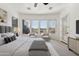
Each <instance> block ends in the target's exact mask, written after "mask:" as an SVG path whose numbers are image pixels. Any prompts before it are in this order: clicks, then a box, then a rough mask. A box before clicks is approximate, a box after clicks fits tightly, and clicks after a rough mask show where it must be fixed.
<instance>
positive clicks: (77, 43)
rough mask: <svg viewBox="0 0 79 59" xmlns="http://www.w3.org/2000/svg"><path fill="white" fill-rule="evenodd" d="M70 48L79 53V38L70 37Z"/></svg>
mask: <svg viewBox="0 0 79 59" xmlns="http://www.w3.org/2000/svg"><path fill="white" fill-rule="evenodd" d="M68 49H69V50H71V51H73V52H74V53H76V54H77V55H79V38H72V37H68Z"/></svg>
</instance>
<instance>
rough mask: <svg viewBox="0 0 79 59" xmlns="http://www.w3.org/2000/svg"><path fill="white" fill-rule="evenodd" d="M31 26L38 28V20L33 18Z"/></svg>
mask: <svg viewBox="0 0 79 59" xmlns="http://www.w3.org/2000/svg"><path fill="white" fill-rule="evenodd" d="M31 26H32V28H34V29H38V28H39V21H38V20H33V21H32V25H31Z"/></svg>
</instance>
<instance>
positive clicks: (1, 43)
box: [0, 37, 4, 45]
mask: <svg viewBox="0 0 79 59" xmlns="http://www.w3.org/2000/svg"><path fill="white" fill-rule="evenodd" d="M3 44H4V38H1V37H0V45H3Z"/></svg>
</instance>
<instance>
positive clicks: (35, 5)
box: [34, 3, 48, 7]
mask: <svg viewBox="0 0 79 59" xmlns="http://www.w3.org/2000/svg"><path fill="white" fill-rule="evenodd" d="M43 4H44V5H48V3H43ZM37 5H38V3H34V7H37Z"/></svg>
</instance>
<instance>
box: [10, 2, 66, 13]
mask: <svg viewBox="0 0 79 59" xmlns="http://www.w3.org/2000/svg"><path fill="white" fill-rule="evenodd" d="M10 5H12V6H13V7H14V8H16V9H17V12H19V13H24V14H49V13H57V12H60V11H61V10H62V9H64V7H65V6H66V4H63V3H49V4H48V5H44V4H43V3H38V5H37V7H34V3H12V4H10ZM51 7H52V9H51V10H50V9H49V8H51Z"/></svg>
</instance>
